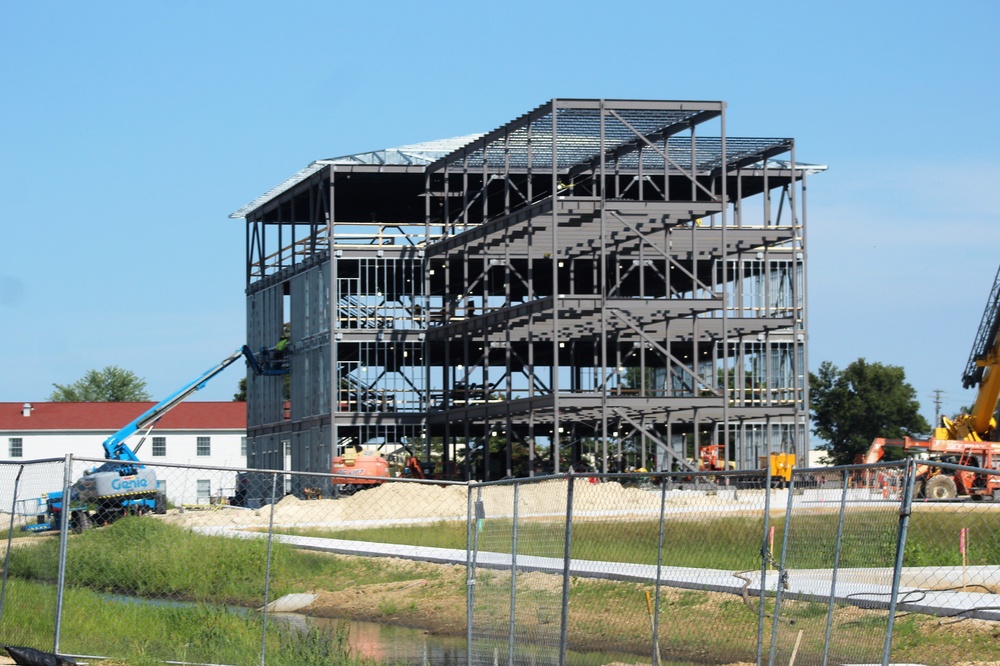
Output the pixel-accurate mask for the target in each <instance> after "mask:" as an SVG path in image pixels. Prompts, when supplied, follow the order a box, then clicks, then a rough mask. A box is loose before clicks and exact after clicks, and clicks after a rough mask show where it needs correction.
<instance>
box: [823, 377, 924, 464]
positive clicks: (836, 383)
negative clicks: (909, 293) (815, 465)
mask: <svg viewBox="0 0 1000 666" xmlns="http://www.w3.org/2000/svg"><path fill="white" fill-rule="evenodd" d="M809 392H810V402H811V409H812V425H813V428H812V431H813V433H814V434H815V435H817V436H818V437H820V438H822V439H823V440H824V442H825V444H824V445H823V446H820V447H818V448H820V449H823V450H825V451H826V452H827V453H828V454H829V455H828V456H827V459H829V460H830V461H831V462H833V463H834V464H837V465H845V464H850V463H853V462H854V459H855V456H857V455H858V454H863V453H865V452H866V451H867V450H868V447H870V446H871V443H872V440H873V439H875V438H876V437H887V438H899V437H903V436H904V435H906V436H911V437H912V436H916V435H919V434H922V433H927V432H928V431H930V425H929V424H928V423H927V420H926V419H925V418H924V417H923V416H921V415H920V412H919V408H920V404H919V403H918V402H917V399H916V395H917V392H916V391H915V390H914V388H913V387H912V386H910V385H909V384H908V383H907V382H906V374H905V373H904V372H903V368H901V367H898V366H894V365H882V364H881V363H868V362H867V361H865V359H863V358H859V359H858V360H857V361H854V362H853V363H851V364H850V365H848V366H847V367H846V368H844V370H843V371H841V370H840V369H839V368H837V367H836V366H835V365H833V364H832V363H830V362H829V361H824V362H823V363H822V364H821V365H820V367H819V372H818V373H817V374H815V375H814V374H812V373H810V374H809Z"/></svg>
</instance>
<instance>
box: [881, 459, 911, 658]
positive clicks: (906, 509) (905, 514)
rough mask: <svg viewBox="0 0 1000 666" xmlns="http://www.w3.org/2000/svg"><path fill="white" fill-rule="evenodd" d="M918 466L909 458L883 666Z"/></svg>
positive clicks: (901, 572)
mask: <svg viewBox="0 0 1000 666" xmlns="http://www.w3.org/2000/svg"><path fill="white" fill-rule="evenodd" d="M916 474H917V465H916V462H915V461H914V460H913V459H912V458H907V460H906V467H905V472H904V475H903V489H902V496H901V497H900V501H899V529H898V531H897V532H896V561H895V564H894V566H893V570H892V594H891V596H890V597H889V618H888V626H887V627H886V631H885V646H884V647H883V649H882V666H887V665H888V663H889V658H890V654H891V652H892V630H893V626H894V624H895V619H896V602H897V601H898V598H899V581H900V578H901V577H902V575H903V556H904V554H905V551H906V530H907V527H908V526H909V524H910V513H911V512H912V506H913V484H914V482H915V481H916Z"/></svg>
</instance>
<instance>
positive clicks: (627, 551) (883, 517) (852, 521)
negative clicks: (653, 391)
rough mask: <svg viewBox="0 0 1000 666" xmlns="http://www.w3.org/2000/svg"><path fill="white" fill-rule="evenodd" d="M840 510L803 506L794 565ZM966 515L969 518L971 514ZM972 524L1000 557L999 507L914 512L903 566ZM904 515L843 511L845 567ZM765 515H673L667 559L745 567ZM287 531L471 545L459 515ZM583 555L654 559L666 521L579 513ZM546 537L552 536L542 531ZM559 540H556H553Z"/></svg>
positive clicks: (546, 549)
mask: <svg viewBox="0 0 1000 666" xmlns="http://www.w3.org/2000/svg"><path fill="white" fill-rule="evenodd" d="M837 521H838V516H837V515H836V513H828V514H822V515H800V516H796V517H795V519H794V521H793V523H792V526H791V531H790V539H789V543H788V547H787V549H786V565H787V567H788V568H793V569H818V568H830V567H832V565H833V560H834V552H835V547H836V530H837ZM963 521H964V522H963ZM966 524H969V525H971V526H970V527H969V542H970V544H974V546H975V547H973V546H972V545H970V549H969V556H968V562H967V563H968V564H969V565H976V564H998V563H1000V539H996V538H995V537H994V536H993V535H994V534H995V533H998V532H1000V512H990V513H986V514H981V515H976V516H975V517H974V519H973V518H969V517H966V518H959V517H957V516H956V515H955V514H953V513H948V512H919V511H918V512H914V514H913V515H912V516H911V519H910V524H909V534H908V539H907V544H906V553H905V558H904V562H903V564H904V566H907V567H920V566H958V565H961V564H962V558H961V554H960V552H959V550H958V536H957V535H958V529H959V527H961V526H964V525H966ZM772 525H773V526H774V530H775V536H774V553H773V557H774V559H775V560H777V559H778V558H779V557H780V555H781V547H782V540H783V539H784V532H785V529H784V523H783V522H780V521H779V522H777V523H772ZM519 529H520V530H521V532H522V534H525V533H527V534H530V535H531V538H523V537H522V538H521V539H519V542H518V554H521V555H536V556H547V557H561V556H562V538H563V530H564V524H563V523H562V522H560V521H552V522H549V523H541V522H539V521H525V522H524V523H522V524H521V525H520V526H519ZM897 529H898V516H897V514H896V513H895V511H886V510H884V509H878V510H871V511H854V512H849V513H848V514H847V515H846V517H845V521H844V533H843V536H842V537H841V544H840V566H841V567H891V566H893V563H894V561H895V551H896V532H897ZM763 530H764V523H763V519H762V518H754V517H746V516H741V517H726V516H721V517H717V518H712V519H704V518H700V519H698V520H668V521H666V522H665V523H664V536H663V539H664V553H663V563H664V565H666V566H678V567H701V568H708V569H724V570H739V571H741V570H746V569H755V568H759V567H760V554H759V553H760V548H761V545H762V544H761V535H762V534H763ZM282 533H287V534H298V535H305V536H314V537H327V538H335V539H353V540H358V541H374V542H379V543H393V544H409V545H414V546H429V547H438V548H454V549H464V548H465V544H466V526H465V523H459V522H445V521H442V522H438V523H434V524H433V525H427V526H404V527H380V528H372V529H352V530H329V529H320V528H317V529H296V530H287V531H285V530H282ZM511 534H512V525H511V523H510V521H505V520H503V519H493V520H487V521H485V523H484V528H483V531H482V532H481V534H480V536H479V548H480V549H481V550H486V551H496V552H509V551H510V549H511V544H512V539H511V536H510V535H511ZM572 534H573V545H572V553H571V556H572V557H573V558H574V559H582V560H601V561H607V562H629V563H637V564H655V563H656V561H657V546H658V543H659V523H658V522H657V521H649V520H643V521H630V522H615V523H607V522H598V521H593V522H583V521H581V522H578V523H575V524H574V525H573V533H572ZM540 537H544V538H540ZM553 544H554V545H553Z"/></svg>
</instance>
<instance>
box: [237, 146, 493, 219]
mask: <svg viewBox="0 0 1000 666" xmlns="http://www.w3.org/2000/svg"><path fill="white" fill-rule="evenodd" d="M481 136H482V134H468V135H466V136H457V137H453V138H451V139H437V140H435V141H425V142H423V143H414V144H410V145H407V146H399V147H398V148H385V149H384V150H372V151H368V152H365V153H356V154H354V155H342V156H340V157H331V158H328V159H323V160H316V161H315V162H312V163H311V164H310V165H309V166H307V167H305V168H304V169H301V170H299V171H297V172H296V173H295V174H294V175H292V176H291V177H290V178H287V179H285V180H284V181H282V182H281V183H279V184H278V185H276V186H274V187H272V188H271V189H270V190H268V191H267V192H265V193H264V194H262V195H260V196H259V197H257V198H256V199H254V200H253V201H251V202H250V203H248V204H246V205H244V206H242V207H241V208H239V209H238V210H236V211H234V212H233V213H231V214H230V215H229V217H230V218H231V219H237V220H238V219H243V218H245V217H246V216H247V215H249V214H250V213H252V212H253V211H255V210H257V209H258V208H260V207H261V206H262V205H264V204H265V203H267V202H268V201H270V200H271V199H274V198H275V197H277V196H279V195H281V194H283V193H285V192H287V191H288V190H290V189H292V188H293V187H295V186H296V185H298V184H299V183H301V182H302V181H304V180H306V179H307V178H309V177H310V176H312V175H313V174H315V173H318V172H320V171H322V170H323V169H325V168H327V167H328V166H334V167H336V166H348V165H350V166H357V165H363V166H376V167H381V166H420V167H424V166H427V165H428V164H430V163H431V162H433V161H434V160H436V159H439V158H440V157H442V156H444V155H446V154H448V153H450V152H452V151H454V150H455V149H456V148H460V147H461V146H464V145H465V144H467V143H469V142H471V141H475V140H476V139H477V138H479V137H481Z"/></svg>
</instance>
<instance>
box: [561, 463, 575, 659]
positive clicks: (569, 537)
mask: <svg viewBox="0 0 1000 666" xmlns="http://www.w3.org/2000/svg"><path fill="white" fill-rule="evenodd" d="M566 482H567V484H568V485H567V486H566V535H565V543H564V545H563V572H562V575H563V579H562V620H561V622H562V624H561V626H560V628H559V666H565V665H566V635H567V632H568V630H569V579H570V576H569V574H570V561H571V554H572V546H573V472H572V471H570V472H569V473H568V474H566Z"/></svg>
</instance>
